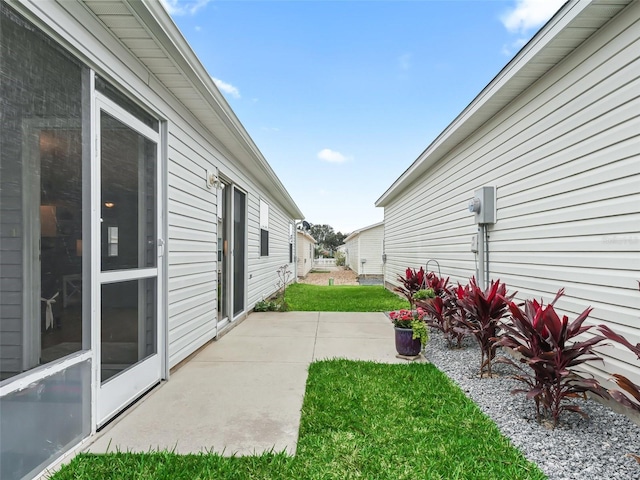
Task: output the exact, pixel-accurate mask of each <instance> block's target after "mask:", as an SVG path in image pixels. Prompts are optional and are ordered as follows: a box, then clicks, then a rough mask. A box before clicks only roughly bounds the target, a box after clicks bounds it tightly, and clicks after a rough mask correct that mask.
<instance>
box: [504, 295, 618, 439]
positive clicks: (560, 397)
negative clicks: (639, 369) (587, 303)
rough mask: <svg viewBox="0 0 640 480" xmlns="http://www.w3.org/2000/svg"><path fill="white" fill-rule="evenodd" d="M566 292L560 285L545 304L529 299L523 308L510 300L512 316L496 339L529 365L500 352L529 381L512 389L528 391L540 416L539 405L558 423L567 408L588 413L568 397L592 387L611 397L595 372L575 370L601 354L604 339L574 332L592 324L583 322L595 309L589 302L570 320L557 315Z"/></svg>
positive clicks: (520, 378)
mask: <svg viewBox="0 0 640 480" xmlns="http://www.w3.org/2000/svg"><path fill="white" fill-rule="evenodd" d="M563 293H564V290H563V289H561V290H559V291H558V294H557V295H556V297H555V298H554V299H553V301H552V302H551V303H550V304H549V305H547V306H546V307H545V306H544V305H543V303H542V301H540V302H538V301H536V300H527V301H525V302H524V308H520V307H519V306H518V305H516V304H515V303H514V302H509V310H510V312H511V318H510V322H507V323H505V324H504V325H503V328H504V330H505V333H504V334H503V335H502V336H501V337H500V339H499V340H498V344H499V345H501V346H503V347H509V348H511V349H513V350H514V351H515V352H517V353H518V354H520V358H519V363H522V364H525V365H528V366H529V367H530V370H525V369H523V368H522V367H521V366H520V365H518V364H517V363H516V362H515V361H514V360H512V359H510V358H501V359H500V362H502V363H508V364H511V365H514V366H516V367H517V368H518V369H519V371H520V373H519V374H518V375H515V376H514V378H515V379H516V380H518V381H520V382H523V383H524V384H525V385H527V388H525V389H514V390H513V391H512V393H525V394H526V395H527V397H528V398H533V399H534V401H535V403H536V414H537V417H538V420H540V419H541V410H540V407H542V411H543V412H542V413H544V414H545V415H546V416H547V417H550V418H551V419H552V421H553V426H554V427H555V426H556V425H557V424H558V419H559V418H560V415H561V413H562V412H563V411H571V412H575V413H578V414H580V415H582V416H584V417H586V414H585V413H584V412H583V411H582V410H581V409H580V408H579V407H578V406H577V405H574V404H567V403H566V402H565V400H567V399H568V398H574V397H578V396H580V395H584V393H585V392H592V393H594V394H596V395H599V396H601V397H603V398H610V397H609V395H608V394H607V392H606V390H605V389H604V388H602V387H601V386H600V384H599V383H598V381H597V380H596V379H594V378H582V377H580V376H578V375H576V374H575V372H573V371H572V370H571V368H572V367H575V366H576V365H580V364H582V363H584V362H587V361H592V360H601V358H600V357H599V356H598V355H597V354H596V353H595V352H594V351H593V348H594V347H595V346H596V345H597V344H599V343H600V342H602V341H603V340H605V338H604V337H602V336H600V335H595V336H593V337H591V338H589V339H587V340H584V341H576V340H575V338H576V337H577V336H578V335H581V334H583V333H585V332H587V331H588V330H590V329H591V328H592V327H593V326H592V325H591V326H583V325H582V324H583V322H584V321H585V320H586V318H587V316H588V315H589V313H590V312H591V308H587V309H586V310H585V311H584V312H582V313H581V314H580V315H578V317H577V318H576V319H575V320H573V321H572V322H569V319H568V317H567V316H566V315H564V316H563V317H562V319H561V318H560V317H559V315H558V314H557V312H556V311H555V308H554V305H555V302H556V301H557V300H558V298H560V297H561V296H562V295H563Z"/></svg>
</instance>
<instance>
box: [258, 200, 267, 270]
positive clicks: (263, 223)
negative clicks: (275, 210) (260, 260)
mask: <svg viewBox="0 0 640 480" xmlns="http://www.w3.org/2000/svg"><path fill="white" fill-rule="evenodd" d="M260 256H261V257H268V256H269V204H268V203H266V202H265V201H263V200H262V199H260Z"/></svg>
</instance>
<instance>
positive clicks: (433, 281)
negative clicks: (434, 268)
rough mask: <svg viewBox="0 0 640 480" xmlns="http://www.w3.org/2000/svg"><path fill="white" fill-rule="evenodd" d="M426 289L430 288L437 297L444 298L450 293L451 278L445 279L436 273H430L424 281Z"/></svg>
mask: <svg viewBox="0 0 640 480" xmlns="http://www.w3.org/2000/svg"><path fill="white" fill-rule="evenodd" d="M424 283H425V287H426V288H430V289H432V290H433V291H434V293H435V294H436V297H444V296H445V295H447V293H448V286H449V277H447V278H443V277H439V276H438V275H436V274H435V273H434V272H429V273H427V275H426V276H425V279H424Z"/></svg>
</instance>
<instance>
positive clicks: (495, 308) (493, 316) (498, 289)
mask: <svg viewBox="0 0 640 480" xmlns="http://www.w3.org/2000/svg"><path fill="white" fill-rule="evenodd" d="M456 295H457V304H458V306H460V307H461V308H462V309H464V312H465V315H462V316H461V317H460V318H458V321H459V325H460V326H457V327H455V330H457V331H460V332H468V333H470V334H471V335H473V336H474V337H475V338H476V340H477V342H478V345H480V354H481V359H480V378H482V376H483V374H484V373H485V371H486V373H487V375H488V376H489V377H490V376H491V363H492V362H493V359H494V357H495V356H496V349H497V345H496V337H497V336H498V332H499V330H500V325H501V322H500V320H501V319H502V318H503V317H504V316H505V314H506V313H507V311H508V303H509V302H510V301H511V299H512V298H513V297H514V296H515V293H514V294H512V295H507V287H506V285H505V284H504V283H500V280H496V281H495V282H494V281H492V282H491V285H490V286H489V288H487V289H486V290H485V291H483V290H482V289H481V288H480V287H478V284H477V283H476V279H475V277H472V278H471V281H470V282H469V285H467V286H466V287H465V288H464V289H463V288H462V287H460V286H459V287H458V289H457V291H456Z"/></svg>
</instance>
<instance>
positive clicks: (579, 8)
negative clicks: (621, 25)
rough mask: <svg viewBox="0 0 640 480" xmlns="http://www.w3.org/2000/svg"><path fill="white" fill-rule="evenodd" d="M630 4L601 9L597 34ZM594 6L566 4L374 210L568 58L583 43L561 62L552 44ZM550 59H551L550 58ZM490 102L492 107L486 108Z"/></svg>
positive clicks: (586, 0)
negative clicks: (515, 84) (514, 86)
mask: <svg viewBox="0 0 640 480" xmlns="http://www.w3.org/2000/svg"><path fill="white" fill-rule="evenodd" d="M630 2H631V0H619V1H617V2H616V5H618V6H620V8H619V10H617V11H616V10H615V8H611V9H604V8H603V9H602V10H601V11H602V12H603V13H602V14H601V15H600V16H599V18H598V19H599V20H600V24H599V26H598V27H597V28H596V30H597V29H598V28H600V27H601V26H602V25H604V24H605V23H607V22H608V21H609V20H610V19H611V18H613V16H615V15H616V14H617V13H618V12H619V11H620V10H622V8H624V6H625V5H626V4H628V3H630ZM597 3H598V2H597V1H593V0H569V1H567V2H566V3H565V4H564V6H563V7H562V8H561V9H560V10H558V12H557V13H556V14H555V15H554V16H553V17H552V18H551V19H550V20H549V21H548V22H547V23H546V24H545V25H544V26H543V27H542V28H541V29H540V30H539V31H538V33H536V34H535V35H534V37H533V38H532V39H531V40H530V41H529V42H528V43H527V44H526V45H525V46H524V47H523V48H522V49H521V50H520V51H519V52H518V53H517V54H516V55H515V57H514V58H513V59H512V60H511V61H510V62H509V63H508V64H507V65H506V66H505V67H504V68H503V69H502V70H501V71H500V72H499V73H498V75H496V76H495V77H494V78H493V80H492V81H491V82H489V84H488V85H487V86H486V87H485V88H484V89H482V91H481V92H480V93H479V94H478V95H477V96H476V97H475V98H474V99H473V101H472V102H471V103H470V104H469V105H468V106H467V107H466V108H465V109H464V110H463V111H462V112H461V113H460V114H459V115H458V116H457V117H456V118H455V119H454V120H453V121H452V122H451V123H450V124H449V125H448V126H447V128H445V129H444V130H443V131H442V133H440V135H438V136H437V137H436V139H435V140H434V141H433V142H432V143H431V144H430V145H429V146H428V147H427V148H426V149H425V150H424V152H422V154H420V156H419V157H418V158H417V159H416V160H415V161H414V162H413V163H412V164H411V166H409V168H407V170H405V172H404V173H403V174H402V175H400V177H398V179H396V181H395V182H394V183H393V184H392V185H391V186H390V187H389V188H388V189H387V190H386V191H385V192H384V193H383V194H382V196H380V198H378V200H376V202H375V206H376V207H385V206H387V205H389V204H390V203H391V202H392V201H393V200H394V199H395V198H396V197H397V196H398V195H400V194H401V192H402V191H403V190H404V189H406V188H407V187H408V186H409V185H411V184H412V183H413V182H414V181H416V180H417V178H418V176H419V175H420V174H422V173H424V172H425V171H426V170H427V169H428V168H429V167H431V166H432V165H433V164H435V163H436V162H437V161H438V160H440V159H441V158H442V157H444V156H445V155H446V154H447V153H448V152H449V151H450V150H451V149H452V148H453V147H455V146H456V145H458V144H460V143H461V142H462V141H463V140H464V139H465V138H467V137H468V136H470V135H471V134H473V133H474V132H475V131H476V130H477V129H478V128H480V127H481V126H482V125H483V124H484V123H485V121H486V120H488V119H489V118H491V117H492V116H494V115H495V114H496V113H497V112H499V111H500V110H502V109H503V108H504V107H505V106H507V105H508V104H509V103H510V102H511V101H513V100H514V99H515V98H516V97H518V96H519V95H520V94H521V93H522V92H524V91H525V90H526V89H528V88H529V87H530V86H531V85H533V84H534V83H535V82H536V81H538V80H539V79H540V78H541V77H543V76H544V75H545V74H546V73H547V72H548V71H549V70H550V69H551V68H553V66H554V65H555V64H557V63H558V62H559V61H561V60H562V59H563V58H565V57H566V56H568V55H570V54H571V52H573V51H574V50H575V48H577V47H578V46H579V45H580V44H582V43H583V42H584V41H585V40H586V39H583V40H581V41H579V42H578V43H577V44H576V45H575V46H573V47H568V48H567V49H566V51H565V53H564V55H563V57H562V59H560V60H558V58H557V53H553V54H552V53H551V51H550V50H551V47H553V46H554V40H555V39H557V38H558V35H559V34H560V33H561V32H562V31H563V30H564V29H565V28H566V27H567V26H568V25H570V24H571V23H572V22H575V21H576V20H577V19H579V18H580V16H581V15H582V14H583V13H584V12H585V11H586V10H587V9H588V8H589V7H590V6H592V5H594V4H597ZM594 32H595V30H594ZM552 56H553V58H551V57H552ZM545 57H549V63H550V66H549V68H548V69H546V70H542V69H534V71H535V72H536V74H535V75H531V73H529V72H528V71H527V70H528V68H527V67H528V66H530V65H532V60H534V59H535V60H536V64H544V63H545ZM531 68H533V67H531ZM522 79H526V81H525V82H521V83H520V88H519V89H517V90H514V89H507V88H506V87H507V86H509V84H510V83H513V81H516V80H517V81H521V80H522ZM490 101H491V104H489V102H490Z"/></svg>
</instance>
